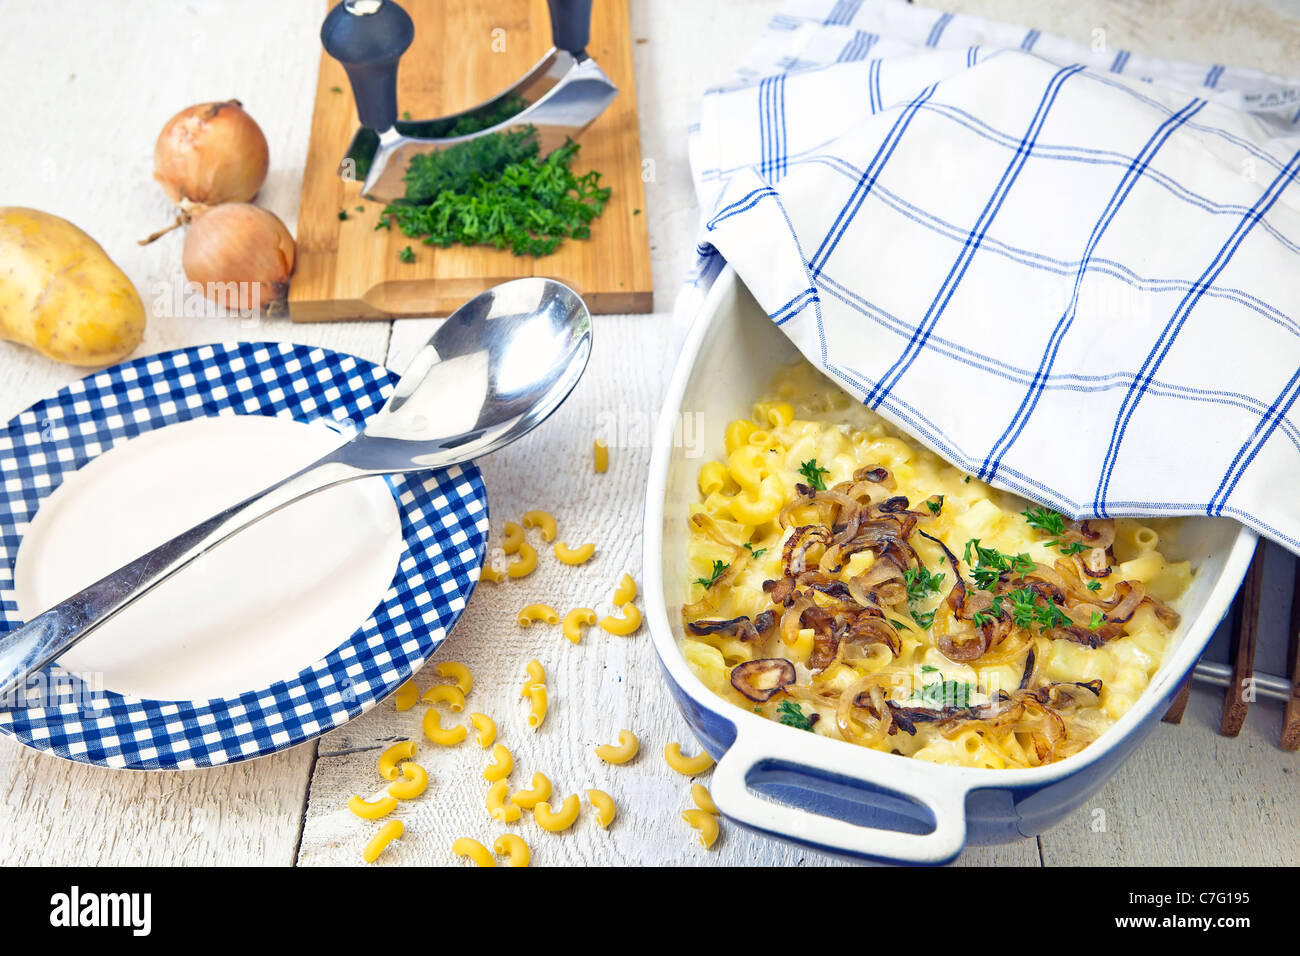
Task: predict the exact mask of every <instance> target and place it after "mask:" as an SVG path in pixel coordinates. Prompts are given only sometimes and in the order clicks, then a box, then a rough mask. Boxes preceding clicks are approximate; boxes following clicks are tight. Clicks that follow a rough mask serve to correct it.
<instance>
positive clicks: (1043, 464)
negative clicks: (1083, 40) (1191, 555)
mask: <svg viewBox="0 0 1300 956" xmlns="http://www.w3.org/2000/svg"><path fill="white" fill-rule="evenodd" d="M1093 41H1094V42H1093V44H1092V46H1091V47H1089V46H1086V45H1084V46H1081V45H1079V44H1075V43H1073V42H1069V41H1066V40H1063V39H1060V38H1056V37H1051V36H1046V35H1040V34H1039V32H1038V31H1036V30H1028V31H1026V30H1025V28H1024V27H1016V26H1011V25H1007V24H1000V23H993V22H989V21H986V20H981V19H977V18H972V17H966V16H960V15H952V14H949V13H942V12H940V11H937V10H933V9H927V8H924V7H916V6H911V5H909V4H907V3H904V2H902V0H803V2H797V3H794V4H792V5H791V6H789V7H788V8H787V9H786V12H784V13H783V14H781V15H779V16H777V17H776V18H774V20H773V21H772V23H771V24H770V25H769V27H768V30H767V32H766V34H765V35H764V38H763V40H762V41H761V43H760V44H759V47H758V48H757V49H756V50H755V52H754V53H753V55H752V56H751V57H750V59H749V60H748V61H747V62H746V63H745V64H744V66H743V67H742V68H741V69H740V71H739V72H738V74H737V77H736V81H735V82H734V83H732V84H729V85H728V86H726V87H724V88H719V89H714V90H710V91H709V92H708V93H707V94H706V95H705V97H704V100H703V103H702V106H701V113H700V118H699V122H698V124H696V125H694V126H693V127H692V130H691V162H692V168H693V171H694V176H695V180H696V187H697V190H698V193H699V196H700V200H701V205H702V208H703V210H704V212H705V224H704V227H703V233H704V235H703V239H702V241H701V244H700V247H699V249H698V252H699V254H700V260H699V262H698V263H697V266H696V269H695V271H694V272H693V274H692V283H691V284H692V285H693V286H694V289H695V292H696V293H697V294H699V293H701V292H702V291H703V290H705V289H707V287H708V285H709V284H710V283H711V281H712V279H713V278H714V277H715V276H716V275H717V272H718V271H719V269H720V268H721V264H722V261H723V260H724V259H725V261H726V262H729V263H731V264H732V265H733V266H734V267H735V268H736V270H737V272H738V273H739V275H740V277H741V278H742V279H743V280H744V282H745V284H746V285H747V286H748V287H749V288H750V290H751V291H752V292H753V293H754V295H755V297H756V298H757V299H758V301H759V302H760V303H761V304H762V306H763V307H764V308H765V309H766V310H767V311H768V313H769V314H770V316H771V318H772V321H774V322H776V323H777V324H778V325H780V326H781V327H782V329H784V331H785V332H786V333H787V334H788V335H789V336H790V338H791V339H792V340H793V341H794V342H795V343H796V344H797V345H798V347H799V348H800V350H801V351H802V352H803V353H804V354H805V355H806V356H807V357H808V358H809V359H810V360H811V361H813V362H814V363H816V364H818V365H820V366H821V367H822V368H823V369H824V370H825V371H826V372H827V373H828V374H829V375H830V376H832V377H833V378H834V379H835V380H837V381H838V382H839V383H840V384H841V385H842V386H843V387H844V388H845V389H846V390H848V391H849V392H850V393H852V394H853V395H856V396H857V397H858V398H860V399H861V400H862V401H864V402H865V403H866V404H867V405H869V406H871V407H872V408H875V409H878V410H879V411H880V412H881V413H882V414H883V415H885V416H886V417H887V418H889V419H891V420H892V421H894V422H895V423H896V424H898V425H899V426H900V427H902V428H904V429H906V430H907V431H909V432H910V433H912V434H913V435H915V436H917V437H918V438H920V439H921V440H923V441H924V442H925V443H926V444H928V445H929V446H930V447H931V448H933V449H934V450H935V451H937V452H938V453H940V454H941V455H943V456H944V457H945V458H947V459H948V460H949V461H951V462H952V463H954V464H955V465H957V466H958V467H961V468H964V469H966V470H967V471H969V472H970V473H971V474H974V475H976V476H978V477H980V478H982V479H985V480H987V481H990V482H992V483H993V484H995V485H998V486H1000V487H1004V488H1008V489H1011V490H1013V491H1016V492H1019V493H1021V494H1023V495H1026V496H1028V497H1030V498H1033V499H1035V500H1038V501H1041V502H1044V503H1046V504H1049V505H1051V506H1052V507H1054V508H1056V509H1058V510H1060V511H1062V512H1066V513H1068V514H1070V515H1073V516H1074V517H1080V518H1082V517H1086V516H1094V515H1096V516H1108V515H1110V516H1114V515H1187V514H1210V515H1225V516H1230V517H1233V518H1236V519H1238V520H1240V521H1242V522H1244V523H1246V524H1247V525H1249V526H1251V527H1252V528H1255V529H1256V530H1258V531H1259V532H1261V533H1262V534H1265V535H1267V536H1268V537H1270V538H1273V539H1274V540H1276V541H1278V542H1280V543H1281V544H1283V545H1284V546H1286V547H1288V548H1289V549H1291V550H1292V551H1300V429H1298V428H1297V417H1296V415H1295V412H1296V399H1297V396H1300V183H1297V182H1296V177H1297V172H1298V171H1300V81H1288V80H1286V79H1284V78H1280V77H1271V76H1267V75H1265V74H1262V73H1259V72H1256V71H1252V70H1244V69H1234V68H1225V67H1222V66H1212V67H1211V66H1193V65H1191V64H1185V63H1174V62H1169V61H1163V60H1156V59H1153V58H1149V57H1143V56H1140V55H1138V54H1136V53H1134V54H1130V53H1129V52H1127V51H1122V50H1118V51H1117V50H1113V49H1107V47H1106V43H1105V37H1104V35H1094V37H1093ZM689 299H690V297H689V296H688V297H687V300H688V301H689Z"/></svg>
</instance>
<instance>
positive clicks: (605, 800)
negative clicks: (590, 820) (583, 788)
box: [587, 790, 617, 830]
mask: <svg viewBox="0 0 1300 956" xmlns="http://www.w3.org/2000/svg"><path fill="white" fill-rule="evenodd" d="M587 802H588V803H590V804H591V808H592V809H593V810H594V811H596V823H597V824H598V825H599V826H600V828H601V829H602V830H608V829H609V825H610V824H611V823H613V822H614V815H615V813H616V812H617V810H616V808H615V807H614V798H613V797H611V796H610V795H609V794H607V793H606V792H605V791H604V790H588V791H587Z"/></svg>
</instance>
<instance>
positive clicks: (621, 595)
mask: <svg viewBox="0 0 1300 956" xmlns="http://www.w3.org/2000/svg"><path fill="white" fill-rule="evenodd" d="M635 600H636V581H635V580H633V578H632V575H630V574H624V575H623V577H622V578H621V579H620V580H619V582H618V587H616V588H615V589H614V603H615V604H616V605H617V606H619V607H622V606H623V605H624V604H631V603H632V602H633V601H635Z"/></svg>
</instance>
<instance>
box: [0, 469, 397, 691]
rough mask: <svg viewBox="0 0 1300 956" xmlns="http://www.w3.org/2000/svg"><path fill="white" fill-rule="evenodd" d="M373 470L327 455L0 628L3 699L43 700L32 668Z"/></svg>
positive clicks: (0, 665)
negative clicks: (264, 524)
mask: <svg viewBox="0 0 1300 956" xmlns="http://www.w3.org/2000/svg"><path fill="white" fill-rule="evenodd" d="M367 474H373V472H367V471H365V470H362V469H358V468H354V467H352V466H350V465H347V464H345V463H343V462H340V461H338V460H337V457H336V456H335V455H334V454H330V455H327V456H325V457H324V458H322V459H321V460H320V461H317V462H315V463H314V464H311V465H308V466H307V467H306V468H304V469H303V470H302V471H299V472H298V473H296V474H294V475H290V476H289V477H288V478H285V479H284V480H283V481H279V482H277V483H276V484H274V485H271V486H270V487H268V488H264V489H263V490H262V491H259V492H258V493H257V494H255V495H253V496H252V497H249V498H245V499H244V500H243V501H241V502H239V504H237V505H233V506H232V507H230V508H227V509H226V510H225V511H223V512H221V513H220V514H216V515H213V516H212V517H211V518H208V519H207V520H206V521H203V522H200V523H199V524H197V525H195V526H194V527H193V528H190V529H189V530H188V531H184V532H182V533H181V534H178V535H177V536H176V537H174V538H172V539H171V540H170V541H167V542H165V543H163V544H161V545H159V546H158V547H156V548H154V549H153V550H152V551H150V552H149V553H148V554H144V555H141V556H140V557H138V558H136V559H135V560H134V561H132V562H130V563H129V564H127V565H125V566H124V567H121V568H119V569H118V570H116V571H114V572H113V573H111V574H109V575H107V576H106V577H103V578H101V579H100V580H98V581H96V582H95V583H94V584H92V585H90V586H89V587H86V588H84V589H82V590H81V591H78V592H77V593H76V594H74V595H72V597H70V598H68V599H67V600H65V601H63V602H62V603H60V604H56V605H55V606H54V607H52V608H50V609H49V610H48V611H45V612H43V613H42V614H39V615H37V616H36V617H34V618H33V619H32V620H30V621H28V622H27V623H26V624H24V625H23V626H22V627H19V628H17V629H15V630H12V631H9V632H8V633H6V634H3V635H0V706H6V707H24V706H39V705H40V704H41V701H40V700H27V699H26V697H27V695H26V694H25V693H23V692H22V690H21V688H22V687H23V685H25V684H26V682H27V679H28V678H29V677H30V676H31V675H32V674H34V673H36V672H37V671H39V670H40V669H41V668H43V667H45V665H47V664H49V663H50V662H51V661H53V660H55V659H56V658H57V657H58V656H59V655H60V654H62V653H63V652H64V651H66V650H67V649H68V648H70V647H72V646H73V645H74V644H76V643H77V642H78V641H80V640H82V639H83V638H85V637H87V636H88V635H89V634H90V633H91V632H92V631H94V630H95V628H97V627H99V625H101V624H103V623H104V622H105V621H107V620H109V619H110V618H112V617H113V616H114V615H116V614H117V613H119V612H120V611H122V610H124V609H125V608H127V607H129V606H130V605H131V604H133V603H134V602H135V601H136V600H137V599H138V598H140V597H142V596H143V595H145V594H148V593H149V592H150V591H151V590H153V589H154V588H155V587H157V586H158V585H159V584H161V583H162V582H163V581H166V580H167V579H168V578H169V577H171V576H172V575H173V574H175V573H176V572H177V571H179V570H180V569H181V568H183V567H185V566H186V565H188V564H189V563H190V562H191V561H193V560H194V559H195V558H197V557H199V556H200V555H202V554H203V553H204V552H206V551H208V550H209V549H211V548H213V547H216V546H217V545H218V544H220V543H221V542H223V541H225V540H226V539H227V538H230V537H233V536H234V535H236V534H238V533H239V532H240V531H243V530H244V529H245V528H247V527H249V526H250V525H252V524H255V523H256V522H258V521H261V520H262V519H263V518H265V517H266V516H267V515H269V514H273V513H274V512H276V511H279V510H280V509H281V508H283V507H285V506H286V505H289V504H292V503H293V502H295V501H300V500H301V499H303V498H306V497H307V496H308V495H314V494H315V493H316V492H318V491H323V490H324V489H326V488H329V487H331V486H333V485H337V484H340V483H342V482H345V481H350V480H352V479H353V478H360V477H364V476H365V475H367ZM34 690H36V693H35V694H33V695H32V696H33V697H40V696H43V695H42V694H41V692H40V691H39V689H34ZM15 691H18V693H17V694H15V693H14V692H15Z"/></svg>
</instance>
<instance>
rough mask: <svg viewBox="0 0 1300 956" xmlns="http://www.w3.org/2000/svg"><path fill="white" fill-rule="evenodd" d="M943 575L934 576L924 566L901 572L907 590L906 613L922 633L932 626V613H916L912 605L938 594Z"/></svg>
mask: <svg viewBox="0 0 1300 956" xmlns="http://www.w3.org/2000/svg"><path fill="white" fill-rule="evenodd" d="M943 577H944V576H943V575H942V574H935V573H934V572H933V571H931V570H930V569H929V568H927V567H925V566H924V565H920V566H918V567H915V568H908V569H907V570H906V571H904V572H903V584H904V586H905V587H906V588H907V603H908V611H909V613H910V614H911V615H912V620H914V621H915V622H916V623H917V626H918V627H920V628H921V630H923V631H927V630H929V629H930V626H931V625H932V624H934V614H935V612H934V611H918V610H917V609H916V608H915V607H914V606H913V605H916V604H919V603H920V602H921V601H924V600H925V599H926V598H928V597H929V596H930V595H931V594H938V593H939V588H940V587H941V586H942V585H943Z"/></svg>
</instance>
